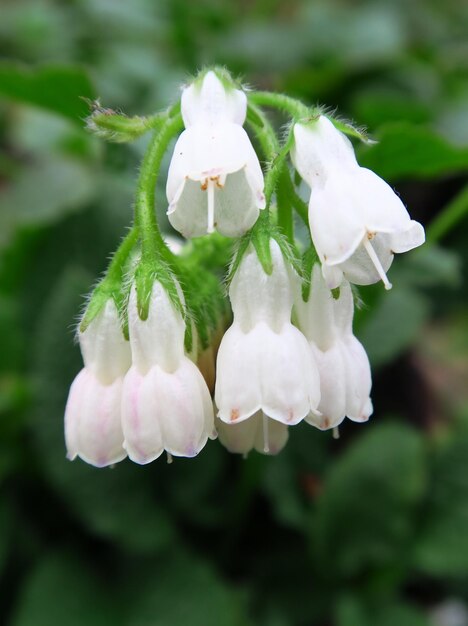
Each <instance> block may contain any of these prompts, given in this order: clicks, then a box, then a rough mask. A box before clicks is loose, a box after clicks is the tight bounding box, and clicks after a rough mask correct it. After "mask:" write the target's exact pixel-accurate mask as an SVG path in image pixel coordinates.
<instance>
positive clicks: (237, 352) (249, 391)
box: [215, 323, 262, 424]
mask: <svg viewBox="0 0 468 626" xmlns="http://www.w3.org/2000/svg"><path fill="white" fill-rule="evenodd" d="M256 337H257V335H256V334H255V331H251V332H249V333H244V332H243V331H242V330H241V328H240V327H239V326H238V324H236V323H234V324H233V325H232V326H231V327H230V328H229V329H228V330H227V331H226V333H225V335H224V337H223V339H222V340H221V345H220V346H219V350H218V358H217V361H216V388H215V401H216V406H217V407H218V415H219V417H220V418H221V419H222V420H223V421H224V422H226V423H228V424H229V423H232V422H239V421H242V420H244V419H247V418H248V417H250V416H251V415H253V414H254V413H255V412H256V411H258V410H259V409H260V408H261V402H262V397H261V387H260V366H259V363H258V360H257V353H258V350H257V346H256Z"/></svg>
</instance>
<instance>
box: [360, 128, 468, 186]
mask: <svg viewBox="0 0 468 626" xmlns="http://www.w3.org/2000/svg"><path fill="white" fill-rule="evenodd" d="M374 139H377V140H378V142H379V143H378V144H377V145H374V146H372V147H366V146H361V147H360V148H359V163H360V165H362V166H363V167H367V168H369V169H371V170H374V171H375V172H377V173H378V174H379V176H382V177H383V178H385V179H386V180H396V179H398V180H400V179H403V178H430V177H432V176H444V175H447V174H455V173H458V172H464V171H468V148H460V147H458V146H454V145H452V144H450V143H449V142H448V141H447V140H446V139H444V138H443V137H441V136H439V135H437V134H435V133H434V132H433V131H432V130H430V129H429V128H426V127H424V126H413V125H412V124H408V123H405V122H401V123H398V122H394V123H390V124H386V125H384V126H382V127H381V128H380V130H379V131H378V132H377V133H375V135H374Z"/></svg>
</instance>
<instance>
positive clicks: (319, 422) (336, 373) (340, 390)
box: [306, 344, 347, 430]
mask: <svg viewBox="0 0 468 626" xmlns="http://www.w3.org/2000/svg"><path fill="white" fill-rule="evenodd" d="M311 349H312V351H313V353H314V356H315V359H316V362H317V366H318V370H319V374H320V393H321V397H320V403H319V406H318V410H319V412H320V413H321V415H319V416H317V415H313V414H312V415H309V416H308V417H307V418H306V421H307V422H309V423H311V424H313V425H314V426H317V427H318V428H320V429H322V430H327V429H328V428H334V427H335V426H338V425H339V424H340V423H341V422H342V421H343V419H344V418H345V415H346V383H347V380H346V371H345V366H344V362H343V357H342V354H341V351H340V345H339V344H335V345H334V346H333V347H332V348H330V349H329V350H326V351H325V352H322V351H321V350H319V349H318V348H316V347H315V345H314V344H312V345H311Z"/></svg>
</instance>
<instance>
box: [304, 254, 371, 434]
mask: <svg viewBox="0 0 468 626" xmlns="http://www.w3.org/2000/svg"><path fill="white" fill-rule="evenodd" d="M353 309H354V303H353V295H352V292H351V287H350V284H349V283H348V281H346V280H344V281H343V282H342V284H341V286H340V295H339V298H337V299H335V298H334V297H333V295H332V293H331V291H330V290H329V289H328V288H327V286H326V285H325V282H324V280H323V278H322V274H321V271H320V266H319V264H316V265H315V266H314V268H313V270H312V283H311V293H310V298H309V300H308V302H304V301H303V300H302V296H299V297H298V298H297V301H296V306H295V310H296V314H297V318H298V322H299V327H300V329H301V330H302V332H303V333H304V334H305V336H306V337H307V339H308V340H309V343H310V347H311V349H312V353H313V355H314V357H315V360H316V362H317V365H318V369H319V374H320V391H321V399H320V404H319V406H318V409H319V411H320V413H321V415H319V416H317V415H314V414H311V415H310V416H309V417H307V418H306V420H307V421H308V422H309V423H311V424H313V425H315V426H318V427H319V428H321V429H327V428H334V427H335V426H338V425H339V424H340V423H341V422H342V421H343V419H344V418H345V417H349V419H351V420H353V421H355V422H364V421H366V420H368V419H369V417H370V415H371V414H372V402H371V399H370V397H369V394H370V390H371V386H372V380H371V372H370V366H369V359H368V358H367V354H366V352H365V350H364V348H363V347H362V344H361V343H359V341H358V340H357V339H356V337H355V336H354V335H353V330H352V322H353V312H354V311H353Z"/></svg>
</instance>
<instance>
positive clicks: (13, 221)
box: [0, 157, 96, 245]
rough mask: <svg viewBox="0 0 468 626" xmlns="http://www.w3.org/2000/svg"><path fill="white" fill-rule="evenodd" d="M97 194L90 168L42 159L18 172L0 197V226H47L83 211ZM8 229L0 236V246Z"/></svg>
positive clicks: (51, 159) (65, 161)
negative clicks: (67, 215) (73, 212)
mask: <svg viewBox="0 0 468 626" xmlns="http://www.w3.org/2000/svg"><path fill="white" fill-rule="evenodd" d="M95 191H96V186H95V178H94V176H93V174H92V171H91V168H88V167H87V166H86V165H84V164H82V163H81V162H79V161H77V160H73V159H69V158H66V157H62V158H58V157H55V158H49V159H42V160H41V161H39V162H37V163H35V164H34V165H32V166H30V167H25V168H24V169H23V170H21V172H20V174H19V176H17V178H16V179H15V180H14V181H13V182H12V183H11V184H10V186H8V187H7V188H6V190H5V191H4V193H3V194H2V195H1V196H0V225H1V226H4V225H5V224H6V225H9V226H10V228H12V227H13V225H14V226H24V225H30V224H35V225H36V224H37V225H42V224H48V223H51V222H54V221H56V220H58V219H60V218H61V217H62V216H64V215H66V214H68V213H70V212H72V211H76V210H79V209H81V208H84V206H85V205H86V203H87V202H89V201H90V200H91V199H92V197H93V195H94V193H95ZM7 232H8V229H5V230H4V232H3V233H2V235H0V245H1V244H2V243H3V244H4V243H6V242H5V240H3V237H5V235H6V233H7Z"/></svg>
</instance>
